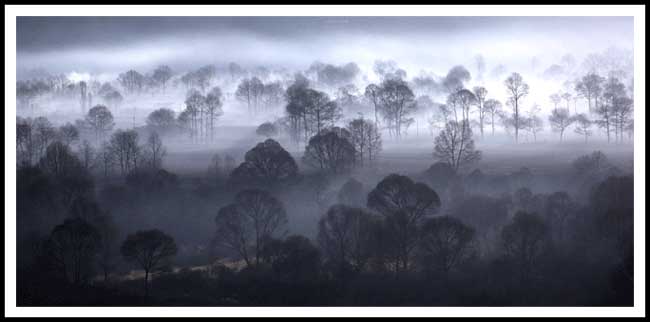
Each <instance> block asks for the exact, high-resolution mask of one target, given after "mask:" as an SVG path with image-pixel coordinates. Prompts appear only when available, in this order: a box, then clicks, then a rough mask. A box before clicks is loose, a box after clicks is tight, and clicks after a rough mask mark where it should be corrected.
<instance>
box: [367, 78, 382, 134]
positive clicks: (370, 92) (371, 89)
mask: <svg viewBox="0 0 650 322" xmlns="http://www.w3.org/2000/svg"><path fill="white" fill-rule="evenodd" d="M379 91H380V88H379V86H377V85H375V84H370V85H368V86H366V91H365V92H364V96H365V97H366V99H367V100H369V101H370V102H371V103H372V107H373V109H374V112H375V127H376V128H377V129H379V116H378V112H379V109H380V104H381V101H380V97H379Z"/></svg>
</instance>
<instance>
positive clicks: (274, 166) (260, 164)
mask: <svg viewBox="0 0 650 322" xmlns="http://www.w3.org/2000/svg"><path fill="white" fill-rule="evenodd" d="M297 174H298V165H297V164H296V161H295V160H294V159H293V157H292V156H291V154H289V152H287V151H286V150H285V149H284V148H282V146H281V145H280V143H278V142H276V141H274V140H272V139H267V140H266V141H264V142H262V143H258V144H257V145H256V146H255V147H254V148H253V149H251V150H249V151H248V152H246V155H245V157H244V162H242V163H241V164H240V165H239V166H238V167H237V168H235V170H233V172H232V173H231V174H230V179H231V180H233V182H236V183H246V182H249V181H254V182H259V183H265V184H273V183H277V182H285V181H287V180H291V179H293V178H295V177H296V175H297Z"/></svg>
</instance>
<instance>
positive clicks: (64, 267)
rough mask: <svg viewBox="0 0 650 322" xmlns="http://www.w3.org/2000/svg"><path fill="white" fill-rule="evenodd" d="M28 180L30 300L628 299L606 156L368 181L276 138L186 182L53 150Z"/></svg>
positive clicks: (628, 235) (24, 183) (627, 263)
mask: <svg viewBox="0 0 650 322" xmlns="http://www.w3.org/2000/svg"><path fill="white" fill-rule="evenodd" d="M143 164H149V163H143ZM262 165H264V166H262ZM222 173H223V174H222ZM17 175H18V191H17V192H18V194H17V202H18V203H17V206H18V213H19V217H18V238H19V240H18V241H19V245H18V281H17V283H18V285H19V287H18V304H19V305H75V306H76V305H119V306H134V305H136V306H139V305H176V306H184V305H189V306H237V305H242V306H251V305H253V306H282V305H286V306H300V305H308V306H375V305H390V306H402V305H404V306H436V305H438V306H511V305H513V306H517V305H533V306H534V305H540V306H574V305H590V306H593V305H595V306H601V305H602V306H618V305H632V303H633V297H632V294H633V293H632V291H633V278H632V276H633V272H632V267H633V253H632V249H633V233H632V230H633V229H632V228H633V178H632V177H631V176H630V175H626V174H625V173H624V172H623V171H621V170H619V169H618V168H617V167H615V166H613V165H612V163H611V162H610V161H608V159H607V157H606V156H605V155H604V154H603V153H601V152H598V151H597V152H594V153H593V154H590V155H585V156H583V157H580V158H578V159H576V160H575V161H574V162H573V163H572V164H571V165H569V166H568V167H567V169H565V170H564V171H561V175H547V176H545V175H537V174H535V173H533V172H531V171H530V170H529V169H527V168H522V169H520V170H517V171H515V172H513V173H509V174H490V175H488V174H483V173H482V172H481V170H479V169H476V170H474V171H472V172H470V173H467V174H462V173H459V172H456V171H455V170H454V169H453V167H452V166H450V165H449V163H443V162H439V163H435V164H433V165H432V166H431V167H430V168H429V169H426V170H425V171H420V172H418V171H413V172H412V173H409V174H408V175H399V174H388V175H384V176H379V177H377V178H376V179H375V176H373V175H369V174H361V173H358V175H351V174H350V172H346V173H345V174H335V173H331V174H329V175H323V174H322V173H321V172H309V171H307V172H306V173H301V172H299V171H298V168H297V167H296V166H295V161H294V159H293V157H292V156H291V155H290V154H289V153H287V152H286V151H285V150H284V149H283V148H282V147H281V146H280V145H279V144H278V143H277V142H275V141H273V140H267V141H266V142H264V143H260V144H259V145H257V146H256V147H254V148H253V149H251V151H249V152H248V153H247V155H246V159H245V161H244V162H242V163H241V164H240V165H239V166H237V167H236V168H235V169H234V170H232V171H231V172H230V173H228V172H224V171H217V170H215V169H212V170H211V172H210V174H209V175H206V176H205V178H203V179H202V180H199V181H198V182H193V181H190V182H189V183H188V182H187V180H184V179H182V178H179V177H177V176H176V175H174V174H172V173H170V172H168V171H166V170H164V169H162V168H156V167H154V166H151V165H150V164H149V165H142V166H140V167H139V168H137V169H134V170H132V172H130V173H129V174H128V175H126V176H125V177H123V178H120V177H109V178H103V177H102V176H95V177H94V176H92V175H90V174H89V173H88V172H87V171H86V170H84V167H83V166H82V164H81V162H80V161H79V159H78V158H77V156H75V155H74V154H72V153H71V152H70V150H69V149H68V148H67V147H66V146H65V145H63V144H61V143H53V144H51V145H50V146H48V148H47V150H46V152H45V154H44V156H43V157H42V158H41V159H40V161H39V163H38V164H36V165H27V164H24V165H23V166H20V167H19V169H18V173H17ZM353 177H357V178H358V179H355V178H353ZM243 178H245V179H246V180H243ZM549 187H550V188H549ZM554 187H555V188H554ZM559 187H561V188H562V189H561V190H560V189H559ZM531 188H532V189H535V190H539V191H544V192H535V190H531ZM556 188H558V189H556ZM291 222H293V225H290V223H291ZM296 222H297V223H296ZM289 227H292V228H293V231H290V230H289Z"/></svg>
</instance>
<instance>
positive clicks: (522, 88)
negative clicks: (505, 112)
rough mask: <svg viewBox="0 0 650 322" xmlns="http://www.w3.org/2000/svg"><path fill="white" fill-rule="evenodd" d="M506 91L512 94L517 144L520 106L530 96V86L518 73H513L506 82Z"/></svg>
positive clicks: (516, 140)
mask: <svg viewBox="0 0 650 322" xmlns="http://www.w3.org/2000/svg"><path fill="white" fill-rule="evenodd" d="M505 85H506V89H507V90H508V93H509V94H510V97H509V101H510V102H511V103H512V104H511V106H512V108H513V114H512V119H513V121H514V128H515V142H518V141H519V129H520V128H521V127H520V125H519V121H520V113H519V106H520V104H521V100H522V99H523V98H524V97H525V96H526V95H528V90H529V87H528V84H526V83H525V82H524V79H523V77H521V75H519V74H518V73H512V75H510V77H508V78H507V79H506V81H505Z"/></svg>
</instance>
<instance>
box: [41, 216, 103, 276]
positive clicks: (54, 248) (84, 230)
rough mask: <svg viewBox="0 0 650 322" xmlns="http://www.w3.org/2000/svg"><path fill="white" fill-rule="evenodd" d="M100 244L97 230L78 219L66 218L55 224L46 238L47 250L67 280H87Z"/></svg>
mask: <svg viewBox="0 0 650 322" xmlns="http://www.w3.org/2000/svg"><path fill="white" fill-rule="evenodd" d="M99 247H100V236H99V233H98V232H97V230H96V229H95V228H94V227H93V226H92V225H90V224H89V223H88V222H86V221H85V220H83V219H80V218H73V219H66V220H65V221H64V222H63V224H60V225H58V226H56V227H54V230H53V231H52V234H51V235H50V238H49V240H48V253H49V255H50V256H52V258H53V259H54V262H55V265H56V267H57V268H58V269H59V270H60V271H61V273H62V275H63V277H64V278H65V279H66V280H69V281H70V282H72V283H74V284H81V283H84V282H87V281H88V280H89V279H90V277H91V276H92V275H91V274H92V265H93V263H94V260H95V257H96V256H97V251H98V250H99Z"/></svg>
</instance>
